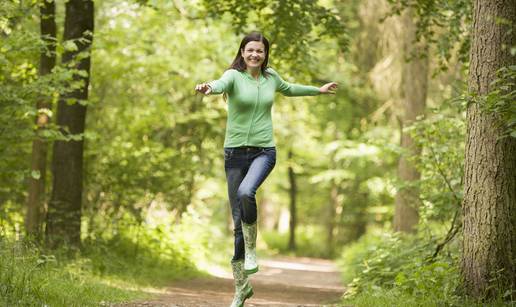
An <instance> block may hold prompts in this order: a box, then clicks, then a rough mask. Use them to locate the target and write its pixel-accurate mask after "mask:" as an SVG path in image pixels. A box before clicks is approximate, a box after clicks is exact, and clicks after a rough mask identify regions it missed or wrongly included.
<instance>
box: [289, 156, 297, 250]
mask: <svg viewBox="0 0 516 307" xmlns="http://www.w3.org/2000/svg"><path fill="white" fill-rule="evenodd" d="M293 156H294V154H293V152H292V148H290V150H289V151H288V161H289V166H288V181H289V183H290V188H289V196H290V225H289V226H290V227H289V228H290V236H289V240H288V249H289V250H291V251H293V250H295V249H296V224H297V214H296V196H297V185H296V174H295V173H294V168H293V167H292V163H293V161H292V160H293Z"/></svg>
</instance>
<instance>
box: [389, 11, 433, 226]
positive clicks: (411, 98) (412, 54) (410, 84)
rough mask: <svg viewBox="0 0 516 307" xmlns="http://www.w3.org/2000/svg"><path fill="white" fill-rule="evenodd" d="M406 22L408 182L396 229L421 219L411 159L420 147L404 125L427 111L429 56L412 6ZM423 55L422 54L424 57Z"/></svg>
mask: <svg viewBox="0 0 516 307" xmlns="http://www.w3.org/2000/svg"><path fill="white" fill-rule="evenodd" d="M402 21H403V25H404V37H403V46H404V47H403V50H404V52H405V53H404V57H405V60H407V59H408V58H410V60H409V61H408V62H406V63H405V64H404V65H403V70H402V92H403V93H402V97H403V98H402V102H403V114H402V117H401V132H400V134H401V141H400V143H401V148H402V150H403V153H402V155H401V157H400V160H399V162H398V178H399V179H400V181H401V182H402V183H403V184H404V185H406V186H405V187H402V188H400V189H399V190H398V192H397V193H396V199H395V202H396V207H395V210H394V223H393V226H394V231H402V232H415V231H416V226H417V224H418V221H419V215H418V208H417V207H418V204H419V191H418V189H417V188H415V187H413V186H411V185H412V184H413V183H414V182H415V181H417V180H419V179H420V177H421V175H420V174H419V172H418V171H417V169H416V168H415V166H414V165H413V163H412V162H411V161H410V159H411V158H412V157H416V156H419V155H420V153H421V148H419V146H417V145H416V144H415V142H414V140H413V139H412V137H410V135H409V134H408V133H405V132H404V131H403V128H404V127H408V126H410V125H411V124H412V123H413V122H414V121H415V120H416V118H417V117H418V116H419V115H422V114H424V110H425V105H426V94H427V85H428V77H427V76H428V56H426V44H425V43H416V41H415V39H416V26H415V24H414V22H413V20H412V12H411V9H408V10H407V12H405V13H404V15H403V16H402ZM421 56H423V57H421Z"/></svg>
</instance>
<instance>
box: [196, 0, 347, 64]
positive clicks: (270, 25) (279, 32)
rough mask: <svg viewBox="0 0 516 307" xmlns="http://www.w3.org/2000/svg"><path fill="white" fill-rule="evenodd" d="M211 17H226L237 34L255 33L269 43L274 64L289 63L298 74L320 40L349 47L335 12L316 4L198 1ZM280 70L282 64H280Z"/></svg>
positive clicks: (306, 2)
mask: <svg viewBox="0 0 516 307" xmlns="http://www.w3.org/2000/svg"><path fill="white" fill-rule="evenodd" d="M202 3H203V5H204V7H205V9H206V11H207V13H208V15H209V16H211V17H215V18H222V17H223V16H230V18H228V21H230V22H231V23H232V24H233V28H234V30H235V32H236V33H237V34H243V33H247V32H250V31H252V30H259V31H261V32H262V33H264V34H265V36H266V37H268V38H269V41H270V42H271V52H270V53H271V54H272V55H273V59H274V58H275V59H276V60H273V64H274V63H278V62H283V64H287V63H288V64H289V65H288V66H287V67H290V69H289V70H291V71H293V72H301V71H302V70H303V66H305V68H306V64H307V63H311V62H312V61H313V57H312V56H311V54H312V50H314V48H313V46H314V45H316V44H317V43H318V42H320V41H321V38H323V37H328V38H335V39H336V40H337V41H338V46H339V48H340V49H341V50H345V49H346V48H347V47H348V44H349V37H348V36H347V32H346V26H345V22H344V21H342V20H341V19H340V16H338V14H337V12H336V11H335V10H331V9H329V8H326V7H324V6H323V5H321V4H319V3H318V2H317V1H298V0H296V1H284V0H275V1H262V0H252V1H245V2H242V1H218V0H203V1H202ZM280 67H283V65H280Z"/></svg>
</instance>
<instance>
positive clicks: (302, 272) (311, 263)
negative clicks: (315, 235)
mask: <svg viewBox="0 0 516 307" xmlns="http://www.w3.org/2000/svg"><path fill="white" fill-rule="evenodd" d="M259 265H260V271H259V272H258V273H256V274H253V275H251V277H250V278H251V284H252V286H253V289H254V295H253V297H251V298H250V299H248V300H247V301H246V304H245V306H249V307H251V306H268V307H273V306H278V307H280V306H281V307H294V306H296V307H301V306H303V307H305V306H306V307H308V306H310V307H312V306H331V305H332V303H336V302H338V301H339V298H340V297H341V295H342V293H344V287H342V285H341V282H340V274H339V272H338V270H337V267H336V265H335V263H334V262H332V261H330V260H324V259H314V258H300V257H286V256H281V257H275V258H272V259H261V260H260V262H259ZM233 293H234V286H233V277H232V274H231V272H230V271H228V272H217V273H215V274H214V275H213V276H212V277H208V278H196V279H191V280H187V281H176V282H173V283H172V284H171V285H170V286H168V287H167V288H166V293H164V294H161V295H160V296H159V297H157V298H156V299H154V300H151V301H149V300H147V301H142V302H134V303H131V304H124V305H123V306H135V307H136V306H167V307H194V306H195V307H201V306H205V307H219V306H220V307H226V306H229V305H230V304H231V301H232V299H233Z"/></svg>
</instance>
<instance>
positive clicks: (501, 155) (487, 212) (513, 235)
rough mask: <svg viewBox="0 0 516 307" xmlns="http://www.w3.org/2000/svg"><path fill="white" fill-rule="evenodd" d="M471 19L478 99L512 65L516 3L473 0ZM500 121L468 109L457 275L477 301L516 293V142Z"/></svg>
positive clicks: (473, 89)
mask: <svg viewBox="0 0 516 307" xmlns="http://www.w3.org/2000/svg"><path fill="white" fill-rule="evenodd" d="M473 15H474V16H473V36H472V39H473V40H472V45H471V52H470V63H471V64H470V65H471V66H470V71H469V82H468V86H469V91H470V93H471V94H473V95H479V96H482V95H485V94H487V93H489V92H490V90H492V88H490V87H491V85H490V83H491V82H492V81H493V80H495V79H496V75H495V73H496V71H497V70H498V69H499V68H501V67H504V66H509V65H515V64H516V57H515V56H511V54H510V47H511V46H515V45H516V32H514V25H515V24H516V1H515V0H482V1H480V0H476V1H475V4H474V14H473ZM500 20H502V21H503V22H500ZM507 22H509V24H508V23H507ZM512 90H514V87H513V88H512ZM499 120H500V118H499V116H498V115H497V114H493V113H487V112H485V111H484V110H483V109H482V106H480V105H479V104H478V103H471V104H469V106H468V109H467V121H468V127H467V140H466V153H465V164H464V180H465V181H464V199H463V202H462V213H463V245H462V246H463V253H462V259H461V260H462V261H461V272H462V276H463V279H464V287H465V290H466V293H467V294H469V295H472V296H475V297H483V296H484V295H486V296H487V297H493V296H497V295H498V294H499V293H502V294H503V293H505V292H506V291H510V290H512V291H514V290H516V288H515V287H516V176H515V174H516V139H515V138H511V137H505V138H500V136H501V135H502V134H503V129H502V128H501V127H500V125H499ZM513 293H514V292H513Z"/></svg>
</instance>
